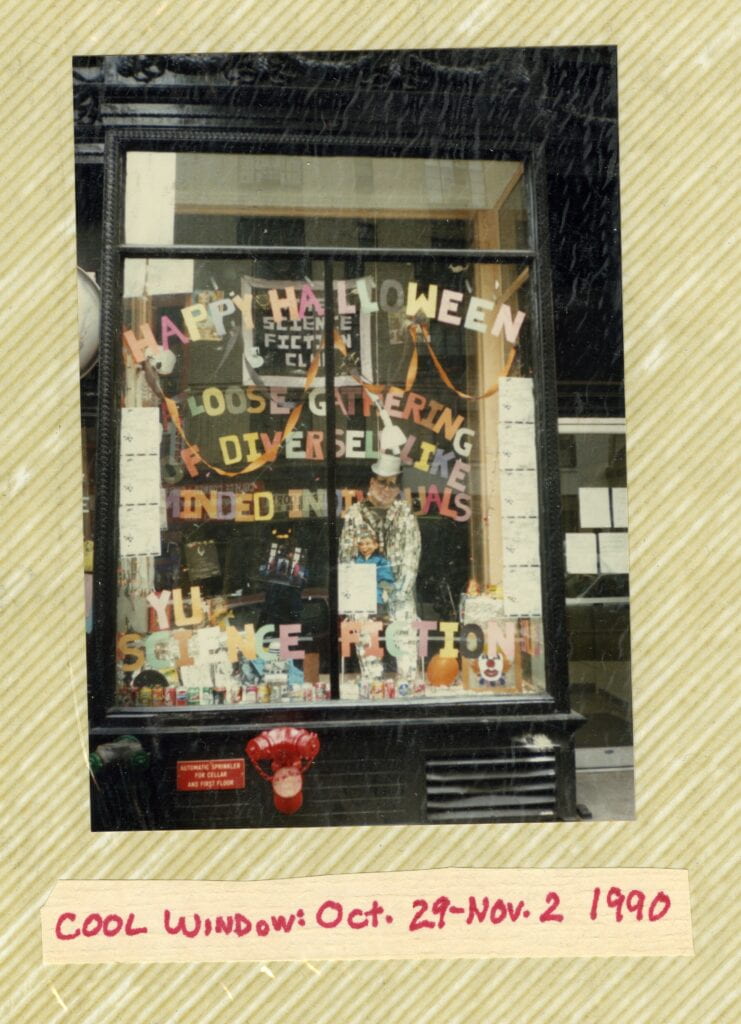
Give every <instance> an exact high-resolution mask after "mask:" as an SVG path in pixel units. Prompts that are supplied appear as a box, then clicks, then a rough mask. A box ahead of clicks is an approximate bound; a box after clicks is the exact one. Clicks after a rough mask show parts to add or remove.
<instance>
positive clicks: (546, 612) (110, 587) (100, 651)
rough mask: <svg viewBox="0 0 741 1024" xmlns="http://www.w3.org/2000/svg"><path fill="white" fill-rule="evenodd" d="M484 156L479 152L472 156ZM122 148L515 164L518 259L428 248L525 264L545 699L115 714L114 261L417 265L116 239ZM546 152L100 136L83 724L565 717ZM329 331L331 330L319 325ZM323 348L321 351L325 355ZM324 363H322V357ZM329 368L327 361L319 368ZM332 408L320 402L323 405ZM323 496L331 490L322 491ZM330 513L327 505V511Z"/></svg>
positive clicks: (266, 135) (263, 136) (141, 131)
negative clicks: (257, 258)
mask: <svg viewBox="0 0 741 1024" xmlns="http://www.w3.org/2000/svg"><path fill="white" fill-rule="evenodd" d="M482 148H483V150H484V152H482ZM131 150H150V151H152V150H161V151H167V152H178V151H197V152H231V153H268V152H270V153H281V154H284V155H286V156H288V155H301V154H303V155H313V156H338V155H352V156H362V155H367V156H385V157H394V156H397V157H400V156H404V157H427V158H430V157H432V156H434V157H438V158H449V159H500V160H502V159H507V160H518V161H522V162H523V164H524V168H525V171H524V173H525V181H526V186H527V193H528V196H529V203H530V210H529V219H530V232H531V248H530V249H528V250H496V251H488V250H460V251H457V250H442V251H440V250H433V251H431V255H433V256H438V255H440V253H441V252H442V254H443V255H445V256H448V255H460V256H465V257H466V259H467V260H470V261H477V260H478V261H490V262H509V261H511V260H518V261H521V262H526V263H528V264H529V265H530V267H531V268H532V277H531V281H532V291H531V294H532V308H531V313H530V316H531V323H532V325H533V328H532V348H531V353H530V358H531V363H532V371H533V379H534V389H535V410H536V450H537V463H538V472H537V476H538V494H539V522H540V543H541V583H542V590H543V601H542V605H543V615H542V618H543V643H544V657H545V679H546V691H545V692H544V693H538V694H522V695H514V696H507V697H504V696H503V697H498V698H496V699H494V698H491V697H489V698H486V699H482V700H477V699H474V698H469V699H466V700H465V702H463V701H462V702H444V703H441V702H436V701H435V700H434V698H426V699H425V700H424V701H418V702H378V704H377V705H376V704H374V705H373V706H370V707H369V706H367V705H357V704H355V702H350V701H339V700H332V701H329V702H325V703H322V704H315V705H311V706H298V707H297V709H295V710H294V709H290V711H289V709H288V708H287V707H286V706H285V705H265V706H261V705H248V706H246V707H232V706H227V707H224V708H209V709H175V711H174V713H173V709H171V708H147V709H136V710H135V711H134V710H133V709H125V708H120V707H116V705H115V700H114V686H115V647H116V621H115V615H116V594H117V587H116V566H117V522H118V513H117V480H118V431H117V416H116V413H117V404H116V401H117V394H118V392H117V382H118V378H117V367H118V362H119V360H118V349H119V347H120V323H121V295H122V281H123V261H124V259H125V258H127V257H137V256H138V257H142V256H147V257H149V258H164V257H172V256H188V257H199V256H202V257H205V256H213V257H221V258H224V257H227V258H228V257H242V258H244V257H249V256H254V255H272V256H275V255H283V256H286V255H291V254H293V255H298V254H300V255H302V256H317V257H320V258H326V259H327V260H328V262H330V263H331V259H332V257H336V256H339V257H342V256H343V255H349V254H351V255H355V256H359V257H361V258H363V259H365V260H380V259H382V258H383V256H384V255H385V256H386V258H399V257H400V256H403V255H405V254H406V255H408V256H409V257H411V258H413V257H415V256H416V257H419V256H421V255H424V251H422V250H409V251H406V250H391V251H389V250H374V249H366V248H364V249H352V250H348V249H344V250H343V249H329V250H327V249H323V248H314V249H312V248H311V247H299V248H298V249H297V250H291V249H290V247H288V248H286V247H281V246H267V247H254V246H252V247H248V246H197V245H195V246H194V245H177V244H176V245H172V246H157V245H136V244H133V243H127V242H126V241H125V239H124V236H123V228H124V200H125V159H126V154H127V153H128V152H129V151H131ZM546 173H547V171H546V166H545V146H544V144H543V143H542V142H538V141H533V140H529V141H527V142H524V143H523V142H511V143H502V142H501V140H497V145H496V148H493V147H482V146H481V144H480V140H475V139H470V140H468V142H464V143H461V141H460V140H456V141H455V143H453V142H451V143H450V144H447V143H446V142H445V140H442V139H438V140H437V141H436V143H435V145H434V147H433V146H432V145H431V143H430V140H429V139H424V138H423V139H421V140H420V141H418V142H416V143H410V142H409V141H408V140H407V141H405V142H404V143H401V142H400V141H399V140H396V141H394V140H391V141H388V140H387V141H383V142H374V141H373V140H371V139H369V138H367V137H362V136H357V137H348V138H343V139H342V140H337V139H333V140H331V141H327V140H323V139H322V137H321V136H320V135H316V136H311V135H306V134H300V135H299V134H295V135H291V134H290V133H286V132H280V133H276V132H274V131H272V130H263V131H259V132H258V131H254V130H249V129H247V128H245V127H244V126H239V127H236V128H235V129H234V130H229V131H225V130H217V129H214V128H211V127H208V128H196V127H191V126H188V127H182V128H178V127H171V128H151V127H149V128H148V127H143V128H138V127H137V128H118V127H112V128H109V129H108V130H107V131H106V137H105V150H104V200H103V238H102V244H103V258H102V264H101V282H100V283H101V288H102V294H103V315H102V334H101V349H100V359H99V370H98V447H97V463H96V516H95V550H96V560H95V576H94V605H93V622H94V627H93V629H94V631H93V641H92V652H93V653H92V663H91V665H90V670H89V676H90V679H89V703H90V719H91V724H92V725H104V724H105V725H108V726H111V727H115V728H117V729H119V730H124V729H126V728H130V729H133V728H136V730H137V732H142V731H152V732H155V733H156V732H158V731H161V730H163V729H168V728H177V729H182V728H184V727H189V726H195V727H199V728H204V727H206V728H209V729H215V728H224V727H226V726H230V725H231V726H233V727H235V728H244V726H245V724H247V723H248V722H249V723H250V725H254V724H255V723H259V724H264V725H268V724H270V723H271V722H279V721H280V722H285V721H287V720H288V719H289V718H290V719H291V721H292V722H293V721H294V719H295V720H296V721H298V720H300V721H301V722H306V723H310V722H312V721H317V720H321V721H323V722H324V723H325V724H331V723H333V722H335V723H336V724H338V725H340V724H342V723H343V722H344V721H347V720H356V719H358V718H362V719H364V720H367V719H369V718H370V719H372V720H373V721H379V722H380V721H393V720H396V719H399V718H408V719H432V718H434V719H438V718H440V717H441V716H445V717H449V718H451V719H456V720H458V721H472V722H473V721H480V720H481V719H482V718H484V719H492V718H494V717H498V716H506V717H509V718H517V717H518V716H523V718H524V719H526V720H527V721H528V722H532V721H535V720H537V718H538V716H541V715H542V716H548V718H549V720H552V719H553V715H554V714H556V715H565V716H567V715H568V713H569V695H568V663H567V648H566V627H565V594H564V569H563V551H562V543H561V521H560V517H561V513H560V485H559V467H558V430H557V408H556V370H555V353H554V337H553V309H552V293H551V282H550V264H549V255H548V211H547V208H546ZM327 322H330V318H329V316H328V317H327ZM330 349H331V346H329V347H328V352H329V351H330ZM330 358H331V357H330ZM328 362H329V360H328ZM330 405H331V403H328V407H329V406H330ZM327 486H328V489H329V481H328V483H327ZM329 504H330V506H332V502H330V503H329ZM332 577H336V565H334V566H332V565H330V578H332Z"/></svg>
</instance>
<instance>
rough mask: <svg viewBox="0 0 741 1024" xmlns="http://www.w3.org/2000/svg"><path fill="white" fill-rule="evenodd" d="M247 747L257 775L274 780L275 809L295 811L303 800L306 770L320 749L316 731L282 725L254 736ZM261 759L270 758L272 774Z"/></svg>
mask: <svg viewBox="0 0 741 1024" xmlns="http://www.w3.org/2000/svg"><path fill="white" fill-rule="evenodd" d="M245 750H246V752H247V756H248V757H249V759H250V761H252V764H253V765H254V766H255V770H256V771H257V773H258V775H261V776H262V777H263V779H265V780H266V781H267V782H269V783H271V785H272V787H273V803H274V804H275V809H276V811H280V813H281V814H295V813H296V811H298V810H299V809H300V807H301V805H302V804H303V802H304V795H303V786H304V779H303V775H304V772H306V771H308V769H309V768H310V767H311V763H312V761H313V760H314V758H315V757H316V755H317V754H318V753H319V737H318V736H317V734H316V733H315V732H309V731H308V730H307V729H294V728H293V726H283V727H281V728H279V729H270V730H269V731H268V732H261V733H260V735H259V736H255V737H253V739H251V740H250V741H249V742H248V743H247V745H246V746H245ZM260 761H269V762H270V769H271V771H272V773H273V774H272V775H268V773H267V772H266V771H265V770H264V769H263V768H262V767H261V766H260Z"/></svg>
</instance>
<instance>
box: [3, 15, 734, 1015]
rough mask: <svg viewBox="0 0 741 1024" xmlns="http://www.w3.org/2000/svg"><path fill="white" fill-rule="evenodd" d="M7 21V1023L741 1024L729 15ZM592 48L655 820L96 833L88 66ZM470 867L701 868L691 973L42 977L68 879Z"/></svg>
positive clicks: (120, 972) (648, 794)
mask: <svg viewBox="0 0 741 1024" xmlns="http://www.w3.org/2000/svg"><path fill="white" fill-rule="evenodd" d="M2 8H3V19H2V25H3V43H4V58H3V60H2V97H3V106H2V112H3V125H4V131H3V135H2V149H1V150H0V160H1V161H2V177H1V178H0V181H1V182H2V185H1V186H0V189H1V194H2V221H1V222H2V224H3V232H2V247H1V249H0V252H1V253H2V255H1V257H0V258H1V260H2V290H1V291H0V295H1V296H2V303H3V310H2V332H0V345H2V353H3V354H2V375H1V377H0V382H1V385H0V386H1V387H2V396H1V399H2V400H1V401H0V409H1V410H2V422H3V433H2V457H3V469H2V477H1V479H2V503H3V509H2V541H3V547H2V576H1V577H0V587H1V591H0V596H1V597H2V602H3V607H2V614H1V615H0V622H1V624H2V630H3V641H2V655H3V672H2V683H3V686H2V719H3V725H4V727H5V737H4V739H3V742H2V748H1V749H2V755H3V762H4V767H3V769H2V782H3V787H4V789H5V791H6V798H5V801H4V807H5V808H6V810H7V820H6V823H5V825H4V828H3V839H4V846H5V852H4V853H3V856H2V866H3V868H4V869H7V874H8V877H7V881H6V883H5V884H4V886H3V900H4V910H5V913H4V916H3V924H4V926H6V927H7V932H6V935H7V942H8V948H7V951H6V956H5V972H4V975H3V990H2V1010H0V1018H1V1019H2V1020H3V1021H6V1020H7V1021H12V1022H13V1024H16V1022H22V1024H26V1022H28V1024H30V1022H42V1024H46V1022H61V1021H69V1022H75V1024H76V1022H83V1024H104V1022H109V1021H110V1022H113V1021H115V1022H117V1024H135V1022H136V1024H139V1022H143V1024H181V1022H184V1024H190V1022H197V1024H207V1022H222V1021H223V1022H227V1024H231V1022H235V1024H236V1022H246V1021H250V1022H253V1021H260V1022H269V1024H272V1022H277V1021H280V1022H289V1021H302V1022H309V1024H320V1022H324V1021H338V1022H344V1021H355V1020H362V1021H363V1022H364V1024H366V1022H367V1024H370V1022H373V1021H384V1022H391V1021H410V1022H417V1021H435V1022H458V1021H461V1022H462V1021H465V1022H466V1024H472V1022H479V1021H480V1022H491V1021H494V1020H496V1021H497V1022H498V1024H510V1022H515V1021H517V1022H526V1024H528V1022H531V1021H538V1022H546V1021H554V1022H563V1021H567V1022H571V1021H580V1022H581V1021H586V1022H600V1024H601V1022H612V1021H615V1022H618V1021H619V1022H625V1021H631V1022H650V1024H662V1022H671V1024H680V1022H692V1024H701V1022H702V1024H708V1022H711V1024H712V1022H729V1024H730V1022H731V1021H733V1020H734V1019H736V1018H735V1013H734V1008H733V1004H732V1001H731V998H732V984H731V964H732V960H731V956H732V952H733V949H734V944H735V942H736V936H737V931H738V930H737V922H736V920H735V919H734V917H733V914H732V904H731V900H732V892H733V890H732V886H731V871H732V866H733V863H734V857H735V853H736V848H737V844H738V837H737V836H736V837H734V828H736V827H737V818H736V817H735V816H734V814H733V807H732V799H733V793H732V781H733V777H732V771H733V768H734V764H735V763H736V762H737V759H738V758H737V742H736V734H735V731H734V730H732V727H731V720H730V718H731V710H732V694H733V687H732V682H733V678H732V677H733V674H734V672H735V673H737V665H736V658H734V654H733V651H732V649H731V621H732V605H733V602H734V600H736V608H735V611H736V615H737V616H738V602H737V599H736V597H735V593H734V586H733V582H734V574H735V575H736V577H737V575H738V558H737V555H736V551H737V548H738V541H739V538H738V525H737V512H736V513H734V511H733V505H732V502H733V500H734V499H735V501H736V504H738V498H739V494H738V487H737V485H735V484H734V483H733V472H734V470H735V473H736V476H738V471H739V465H738V461H737V460H736V465H735V467H734V465H733V463H734V448H733V445H732V443H731V431H732V428H733V415H734V409H733V406H732V403H733V402H734V399H735V405H736V408H737V407H738V389H737V387H736V390H735V392H734V390H733V388H734V384H733V379H732V373H733V372H734V371H735V373H736V375H738V358H737V356H736V354H735V352H734V350H733V349H732V347H731V323H732V322H733V321H734V320H735V319H736V316H735V314H736V306H737V304H738V289H737V288H734V284H735V279H736V275H737V269H736V267H737V264H738V250H737V249H736V250H735V253H734V252H733V246H732V231H733V226H734V224H733V221H734V215H735V217H736V218H737V217H738V207H737V206H736V209H735V210H734V209H733V203H734V196H735V193H734V190H733V177H734V175H735V174H737V167H738V153H737V152H736V153H734V149H733V146H734V142H733V130H734V126H736V127H737V125H738V120H739V110H738V92H737V91H735V92H734V81H733V79H734V71H735V68H736V66H737V63H738V51H737V47H736V52H735V53H734V44H735V37H734V32H733V26H732V22H731V11H732V5H731V3H730V2H723V0H715V2H703V0H700V2H699V3H690V2H689V0H661V2H648V3H646V2H645V0H644V2H639V0H626V2H623V3H616V2H615V0H609V2H602V0H600V2H593V3H586V2H585V0H563V2H560V3H558V4H555V3H553V4H545V3H543V2H539V3H534V2H530V0H519V2H517V3H503V2H495V0H482V2H479V3H474V2H469V0H465V2H461V3H458V4H455V5H454V4H449V3H443V2H442V0H434V2H432V3H422V2H420V0H404V2H401V0H383V2H381V3H379V4H378V5H376V6H373V5H372V4H370V3H359V2H355V0H352V2H348V0H345V2H342V0H321V2H320V0H305V2H304V3H303V4H298V3H285V2H283V0H270V2H262V0H259V2H253V3H250V2H239V0H211V2H208V3H200V2H198V0H181V2H174V0H161V2H159V3H158V2H156V0H141V2H129V3H125V2H115V0H105V2H101V0H97V2H94V0H76V2H74V3H73V2H70V0H57V2H55V3H50V2H49V0H45V2H41V3H39V4H38V5H36V6H33V5H24V4H16V3H11V2H10V0H2ZM576 43H582V44H584V43H595V44H597V43H613V44H617V45H618V46H619V71H620V135H621V145H622V152H621V177H622V186H621V187H622V220H623V255H624V278H623V285H624V296H625V327H626V344H627V351H626V362H627V373H626V377H627V380H626V383H627V395H628V417H629V448H628V454H629V487H630V516H631V522H630V529H631V538H632V547H631V558H632V563H631V564H632V593H633V625H634V672H635V680H634V696H635V715H636V747H637V752H638V764H637V797H638V799H637V813H638V820H637V821H636V822H619V823H614V824H612V823H601V824H592V825H590V824H586V823H575V824H561V825H498V826H474V825H471V826H455V827H442V826H438V827H409V828H394V829H388V830H381V829H375V828H364V829H361V828H357V829H324V830H311V831H304V832H301V833H298V832H296V831H275V832H269V831H267V832H266V831H259V832H251V833H250V832H245V833H242V832H239V831H234V832H225V833H207V832H181V833H172V834H118V835H91V834H90V833H89V831H88V797H87V781H86V775H85V750H84V749H83V747H84V741H83V736H84V726H85V698H84V665H83V637H82V628H81V624H82V618H83V600H82V575H81V573H82V554H81V546H80V537H81V530H80V456H79V449H78V420H77V416H78V408H77V369H76V363H77V342H76V320H75V317H76V309H75V279H74V270H73V268H74V264H75V244H74V202H73V156H72V127H71V87H70V86H71V83H70V58H71V56H72V54H74V53H127V52H133V53H138V52H152V51H155V50H160V51H163V52H167V51H178V50H179V51H186V52H191V51H198V50H215V51H219V50H227V49H231V50H242V49H255V50H259V49H269V48H273V49H318V48H330V47H333V48H342V47H347V48H356V49H359V48H369V47H389V48H394V47H409V48H415V47H425V46H426V47H445V46H474V45H475V46H503V45H568V44H576ZM734 104H735V107H734ZM736 379H738V378H737V376H736ZM736 431H738V417H737V419H736ZM734 488H735V494H733V493H732V491H733V490H734ZM734 515H735V516H736V519H735V520H734ZM737 589H738V584H737V583H736V587H735V590H737ZM460 864H467V865H471V866H482V867H484V866H485V867H495V866H496V867H500V866H508V867H516V866H549V867H550V866H563V867H569V866H579V865H584V866H600V865H610V864H615V865H624V866H655V867H677V868H687V869H689V873H690V885H691V898H692V911H693V924H694V929H695V950H696V956H695V958H694V959H693V960H687V959H680V960H672V959H657V960H630V959H618V960H607V961H605V960H596V959H595V960H569V959H560V960H554V961H535V960H522V961H515V960H507V961H496V962H487V961H473V962H470V961H446V962H422V963H415V962H404V963H399V962H388V963H351V962H340V963H313V962H311V950H310V949H307V963H306V964H274V965H272V967H271V966H270V965H267V966H266V967H265V968H264V969H261V968H260V967H259V966H256V965H238V964H235V965H228V964H225V965H192V966H185V965H174V964H170V965H123V966H122V965H109V966H80V967H48V968H44V967H42V966H41V945H40V930H39V908H40V906H41V904H42V903H43V901H44V899H45V898H46V895H47V894H48V892H49V891H50V890H51V888H52V886H53V884H54V882H55V881H56V880H57V879H58V878H60V877H72V878H126V877H129V878H208V879H220V878H269V877H272V876H280V875H301V874H316V873H321V872H337V871H345V872H347V871H355V870H392V869H397V868H398V869H410V868H422V867H433V866H434V867H444V866H455V865H460Z"/></svg>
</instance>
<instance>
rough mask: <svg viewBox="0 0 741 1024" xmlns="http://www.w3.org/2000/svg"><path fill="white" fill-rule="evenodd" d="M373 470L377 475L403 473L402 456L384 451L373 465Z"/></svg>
mask: <svg viewBox="0 0 741 1024" xmlns="http://www.w3.org/2000/svg"><path fill="white" fill-rule="evenodd" d="M371 472H372V473H374V474H375V475H376V476H398V475H399V474H400V473H401V458H400V457H399V456H398V455H389V454H388V453H385V452H384V454H382V455H381V456H380V457H379V459H378V461H377V462H374V463H373V465H372V466H371Z"/></svg>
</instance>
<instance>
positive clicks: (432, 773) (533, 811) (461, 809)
mask: <svg viewBox="0 0 741 1024" xmlns="http://www.w3.org/2000/svg"><path fill="white" fill-rule="evenodd" d="M425 784H426V790H427V821H429V822H454V821H544V820H554V819H555V818H556V816H557V815H556V756H555V750H554V748H552V747H550V748H545V749H543V748H542V747H540V748H529V747H526V746H523V747H501V748H498V749H495V750H489V751H486V752H485V753H482V754H461V755H458V756H455V757H431V758H427V759H426V762H425Z"/></svg>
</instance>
